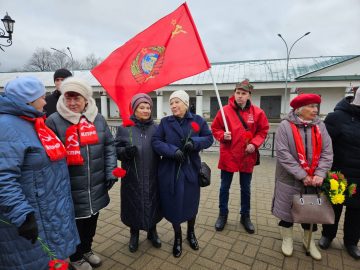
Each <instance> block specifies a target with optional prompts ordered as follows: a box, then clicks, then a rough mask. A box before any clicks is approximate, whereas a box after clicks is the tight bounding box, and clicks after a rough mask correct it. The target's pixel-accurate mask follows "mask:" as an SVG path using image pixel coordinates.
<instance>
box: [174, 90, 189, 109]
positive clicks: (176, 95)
mask: <svg viewBox="0 0 360 270" xmlns="http://www.w3.org/2000/svg"><path fill="white" fill-rule="evenodd" d="M173 98H178V99H180V100H181V101H182V102H184V104H185V105H186V107H189V95H188V94H187V93H186V92H185V91H184V90H177V91H175V92H174V93H172V94H171V95H170V98H169V101H171V100H172V99H173Z"/></svg>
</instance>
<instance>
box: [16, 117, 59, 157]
mask: <svg viewBox="0 0 360 270" xmlns="http://www.w3.org/2000/svg"><path fill="white" fill-rule="evenodd" d="M20 117H21V118H22V119H25V120H27V121H30V122H33V123H34V127H35V131H36V133H37V135H38V137H39V140H40V142H41V144H42V145H43V147H44V149H45V152H46V154H47V155H48V157H49V158H50V160H51V161H56V160H60V159H63V158H65V157H66V150H65V147H64V145H63V144H62V142H61V141H60V139H59V138H58V137H57V136H56V135H55V133H54V132H53V131H52V130H51V129H50V128H48V127H47V126H46V125H45V121H44V118H45V117H38V118H30V117H27V116H20Z"/></svg>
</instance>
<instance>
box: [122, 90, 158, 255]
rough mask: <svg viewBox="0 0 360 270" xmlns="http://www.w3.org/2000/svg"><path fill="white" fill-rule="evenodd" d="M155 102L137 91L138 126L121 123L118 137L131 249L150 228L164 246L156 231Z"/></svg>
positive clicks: (153, 238)
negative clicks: (123, 125)
mask: <svg viewBox="0 0 360 270" xmlns="http://www.w3.org/2000/svg"><path fill="white" fill-rule="evenodd" d="M152 106H153V103H152V100H151V98H150V97H149V96H148V95H146V94H142V93H140V94H137V95H135V96H134V97H133V98H132V101H131V108H132V110H133V112H134V114H133V115H132V116H131V120H132V121H133V122H134V126H129V127H119V128H118V131H117V134H116V139H115V144H116V153H117V157H118V159H119V160H121V163H122V167H123V168H124V169H125V170H126V171H127V173H126V176H125V177H124V178H122V181H121V221H122V222H123V223H124V224H125V225H127V226H129V227H130V242H129V250H130V252H135V251H136V250H137V249H138V243H139V230H145V231H147V238H148V239H149V240H150V241H151V242H152V245H153V246H154V247H156V248H160V247H161V242H160V239H159V237H158V234H157V232H156V224H157V223H158V222H159V221H160V220H161V219H162V215H161V213H160V202H159V192H158V182H157V168H158V162H159V156H158V155H157V154H156V153H155V152H154V151H153V149H152V146H151V138H152V135H153V134H154V133H155V131H156V128H157V125H155V124H154V121H153V120H152V118H151V110H152Z"/></svg>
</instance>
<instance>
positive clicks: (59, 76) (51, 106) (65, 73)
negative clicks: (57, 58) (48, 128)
mask: <svg viewBox="0 0 360 270" xmlns="http://www.w3.org/2000/svg"><path fill="white" fill-rule="evenodd" d="M71 76H72V73H71V72H70V71H69V70H67V69H66V68H61V69H58V70H56V71H55V73H54V83H55V90H54V92H52V93H51V94H50V95H48V96H47V97H46V98H45V100H46V105H45V107H44V111H45V112H46V117H49V116H50V115H51V114H53V113H54V112H57V110H56V104H57V102H58V100H59V97H60V95H61V93H60V86H61V83H62V81H63V80H65V79H66V78H67V77H71Z"/></svg>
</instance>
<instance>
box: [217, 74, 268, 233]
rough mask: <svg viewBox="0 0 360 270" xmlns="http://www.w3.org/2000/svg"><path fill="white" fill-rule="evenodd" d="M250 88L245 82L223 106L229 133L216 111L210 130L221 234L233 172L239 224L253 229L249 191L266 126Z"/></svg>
mask: <svg viewBox="0 0 360 270" xmlns="http://www.w3.org/2000/svg"><path fill="white" fill-rule="evenodd" d="M252 90H253V86H252V85H251V84H250V83H249V81H248V80H244V81H242V82H241V83H238V84H236V87H235V90H234V94H233V95H232V96H231V97H230V98H229V104H228V105H226V106H224V112H225V118H226V121H227V123H228V127H229V131H228V132H226V130H225V127H224V122H223V119H222V116H221V114H220V111H218V113H217V115H216V117H215V119H214V122H213V123H212V125H211V129H212V132H213V135H214V137H215V139H217V140H218V141H219V142H220V159H219V164H218V168H219V169H220V170H221V186H220V195H219V208H220V214H219V217H218V219H217V221H216V224H215V229H216V230H217V231H222V230H223V229H224V227H225V224H226V222H227V217H228V213H229V209H228V201H229V189H230V186H231V182H232V178H233V175H234V173H235V172H239V174H240V188H241V209H240V214H241V224H242V225H243V226H244V228H245V230H246V231H247V232H248V233H254V232H255V228H254V225H253V224H252V223H251V220H250V195H251V193H250V188H251V185H250V184H251V178H252V172H253V169H254V166H255V164H256V161H257V156H258V154H259V153H258V148H259V147H260V146H261V144H262V143H263V142H264V140H265V138H266V136H267V133H268V130H269V122H268V120H267V118H266V115H265V113H264V111H263V110H262V109H260V108H259V107H257V106H255V105H253V104H252V103H251V101H250V98H251V91H252Z"/></svg>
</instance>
